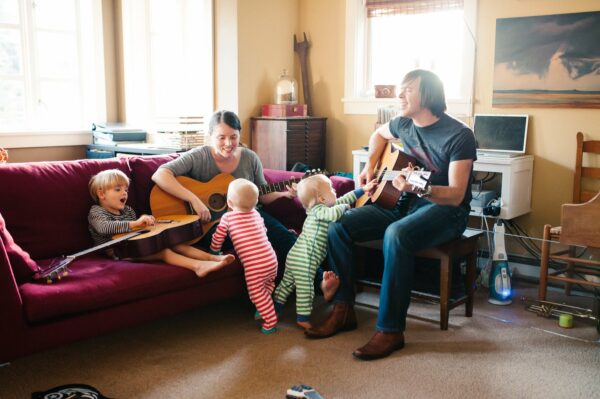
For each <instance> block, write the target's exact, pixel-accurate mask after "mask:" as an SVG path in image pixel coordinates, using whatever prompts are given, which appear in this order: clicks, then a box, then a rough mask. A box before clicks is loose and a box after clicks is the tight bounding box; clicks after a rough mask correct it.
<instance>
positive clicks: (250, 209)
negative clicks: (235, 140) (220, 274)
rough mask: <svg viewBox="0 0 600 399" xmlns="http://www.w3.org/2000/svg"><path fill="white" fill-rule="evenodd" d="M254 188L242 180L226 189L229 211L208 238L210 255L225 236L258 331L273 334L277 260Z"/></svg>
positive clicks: (218, 248)
mask: <svg viewBox="0 0 600 399" xmlns="http://www.w3.org/2000/svg"><path fill="white" fill-rule="evenodd" d="M257 203H258V187H256V185H255V184H254V183H252V182H251V181H249V180H246V179H236V180H234V181H232V182H231V183H230V184H229V187H228V189H227V205H228V206H229V207H230V208H231V209H232V210H231V211H230V212H227V213H225V214H224V215H223V216H222V217H221V221H220V222H219V225H218V226H217V229H216V231H215V233H214V234H213V236H212V242H211V245H210V250H211V253H213V254H215V253H219V251H220V250H221V247H222V245H223V242H224V241H225V237H227V234H229V237H230V238H231V242H232V243H233V247H234V249H235V252H236V253H237V255H238V257H239V258H240V261H241V262H242V265H243V266H244V274H245V277H246V285H247V286H248V294H249V295H250V300H251V301H252V303H253V304H254V306H256V309H257V311H258V312H257V313H258V315H259V316H260V318H261V319H262V320H263V325H262V328H261V331H262V332H263V333H265V334H269V333H272V332H275V331H276V328H275V325H276V324H277V314H276V313H275V308H274V307H273V299H272V298H271V294H272V293H273V289H274V288H275V277H276V276H277V256H276V254H275V251H274V250H273V247H272V246H271V243H270V242H269V240H268V238H267V228H266V227H265V222H264V221H263V218H262V217H261V216H260V214H259V213H258V211H257V210H256V209H255V207H256V204H257Z"/></svg>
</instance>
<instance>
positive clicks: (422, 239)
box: [305, 70, 477, 360]
mask: <svg viewBox="0 0 600 399" xmlns="http://www.w3.org/2000/svg"><path fill="white" fill-rule="evenodd" d="M398 97H399V99H400V114H399V116H398V117H396V118H394V119H393V120H391V121H390V122H389V123H386V124H384V125H383V126H381V127H380V128H378V129H377V130H376V131H375V132H374V133H373V134H372V135H371V138H370V139H369V158H368V161H367V163H366V165H365V168H364V169H363V171H362V172H361V174H360V182H361V185H364V184H365V183H366V182H368V181H371V180H372V179H373V178H374V176H375V174H376V171H375V167H376V164H377V162H378V161H379V159H380V158H381V156H382V153H383V150H384V148H385V147H386V144H387V143H388V142H389V141H390V140H393V139H400V140H401V142H402V145H403V147H404V151H405V152H407V153H408V154H410V155H412V156H414V157H415V158H417V159H418V161H419V162H420V163H421V164H422V165H424V168H425V169H426V170H430V171H431V172H432V175H431V180H430V181H431V185H429V186H428V187H427V189H426V190H424V191H420V192H416V191H418V190H414V189H413V186H412V185H410V184H409V183H407V182H406V179H405V178H404V177H403V176H401V175H399V176H397V177H396V178H394V180H393V181H392V185H393V187H395V188H396V189H397V190H398V191H400V192H401V193H402V195H401V197H400V200H399V201H398V202H397V203H396V205H395V206H394V207H393V209H385V208H383V207H381V206H379V205H377V204H372V205H366V206H363V207H360V208H356V209H352V210H350V211H348V212H346V214H344V216H343V217H342V218H341V219H340V220H339V221H338V222H335V223H331V224H330V226H329V232H328V249H327V251H328V257H327V259H328V262H329V265H330V267H331V268H332V270H333V271H334V272H335V273H337V275H338V276H339V287H338V288H337V292H336V293H335V296H334V298H333V302H334V307H333V311H332V313H331V314H330V315H329V317H328V318H327V319H326V320H325V321H324V322H323V323H322V324H321V325H319V326H315V327H313V328H311V329H308V330H306V331H305V334H306V335H307V336H308V337H310V338H325V337H329V336H332V335H334V334H336V333H338V332H340V331H346V330H352V329H355V328H356V325H357V323H356V315H355V313H354V298H355V291H354V282H355V266H354V255H353V251H354V248H353V247H354V244H353V243H354V242H360V241H370V240H377V239H382V238H383V256H384V272H383V278H382V282H381V292H380V300H379V314H378V316H377V324H376V333H375V335H374V336H373V337H372V338H371V340H370V341H369V342H368V343H367V344H366V345H364V346H362V347H361V348H359V349H357V350H355V351H354V352H353V355H354V357H355V358H358V359H362V360H370V359H378V358H381V357H385V356H388V355H390V354H391V353H392V352H393V351H395V350H398V349H401V348H402V347H404V329H405V326H406V313H407V310H408V306H409V303H410V292H411V289H412V284H413V271H414V258H415V253H417V252H419V251H420V250H422V249H425V248H429V247H433V246H436V245H439V244H442V243H444V242H448V241H450V240H452V239H455V238H458V237H460V236H461V234H462V233H463V231H464V230H465V228H466V226H467V219H468V216H469V212H470V205H469V203H470V201H471V187H470V181H471V180H470V179H471V173H472V169H473V161H474V160H476V159H477V154H476V144H475V137H474V136H473V132H472V130H471V129H470V128H469V127H468V126H467V125H465V124H464V123H462V122H460V121H458V120H456V119H454V118H452V117H450V116H449V115H447V114H446V113H445V111H446V100H445V95H444V87H443V84H442V82H441V81H440V79H439V78H438V77H437V76H436V75H435V74H433V73H432V72H429V71H425V70H414V71H412V72H409V73H408V74H407V75H406V76H405V77H404V80H403V82H402V86H401V90H400V94H399V96H398ZM324 288H327V287H324ZM330 289H331V288H330Z"/></svg>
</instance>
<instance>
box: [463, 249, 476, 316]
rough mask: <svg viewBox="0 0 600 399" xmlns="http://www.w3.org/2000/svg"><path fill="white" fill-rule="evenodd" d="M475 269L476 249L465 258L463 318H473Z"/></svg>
mask: <svg viewBox="0 0 600 399" xmlns="http://www.w3.org/2000/svg"><path fill="white" fill-rule="evenodd" d="M476 269H477V248H474V250H473V252H471V254H470V255H469V256H468V257H467V273H466V274H465V291H466V292H465V294H466V295H467V302H466V303H465V316H466V317H472V316H473V297H474V296H475V270H476Z"/></svg>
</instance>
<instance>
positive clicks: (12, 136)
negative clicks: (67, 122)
mask: <svg viewBox="0 0 600 399" xmlns="http://www.w3.org/2000/svg"><path fill="white" fill-rule="evenodd" d="M91 143H92V133H91V132H90V131H89V130H74V131H22V132H0V147H2V148H35V147H68V146H76V145H89V144H91Z"/></svg>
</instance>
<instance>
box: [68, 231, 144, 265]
mask: <svg viewBox="0 0 600 399" xmlns="http://www.w3.org/2000/svg"><path fill="white" fill-rule="evenodd" d="M145 232H147V230H137V231H133V232H131V233H128V234H125V235H124V236H122V237H119V238H115V239H112V240H110V241H107V242H105V243H103V244H99V245H96V246H95V247H92V248H88V249H86V250H83V251H81V252H77V253H76V254H73V255H69V256H67V258H73V259H77V258H79V257H80V256H83V255H87V254H90V253H92V252H96V251H99V250H101V249H104V248H108V247H110V246H112V245H115V244H117V243H119V242H121V241H125V240H129V239H130V238H133V237H135V236H139V235H140V234H143V233H145Z"/></svg>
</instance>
